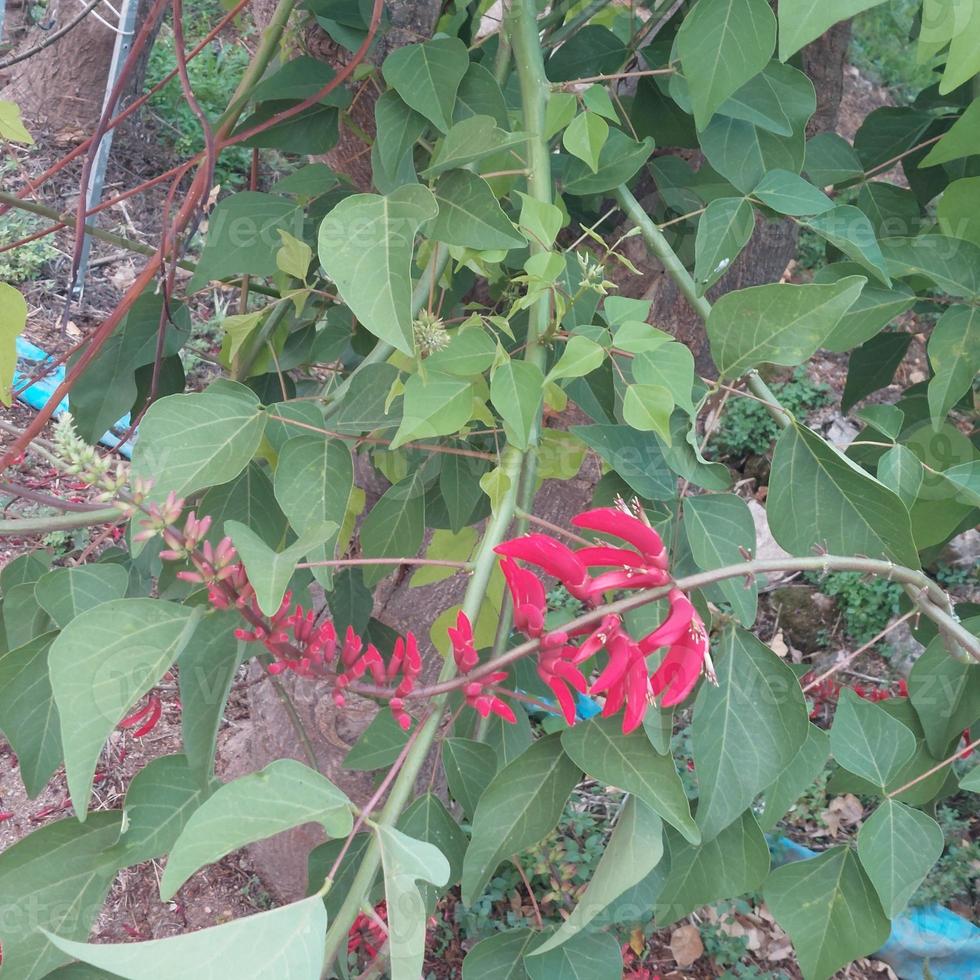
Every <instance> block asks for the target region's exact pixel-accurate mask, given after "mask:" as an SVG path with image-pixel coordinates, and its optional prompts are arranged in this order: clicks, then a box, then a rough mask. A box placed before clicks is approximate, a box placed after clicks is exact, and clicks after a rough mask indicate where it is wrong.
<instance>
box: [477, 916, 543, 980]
mask: <svg viewBox="0 0 980 980" xmlns="http://www.w3.org/2000/svg"><path fill="white" fill-rule="evenodd" d="M540 937H541V934H540V933H538V932H535V931H534V930H533V929H508V930H507V931H506V932H498V933H495V934H494V935H492V936H487V938H486V939H482V940H480V942H478V943H477V944H476V945H475V946H474V947H473V948H472V949H471V950H470V951H469V952H468V953H467V954H466V959H464V960H463V980H528V976H527V971H526V970H525V969H524V955H525V953H527V952H528V950H531V949H533V948H534V946H535V944H536V943H538V942H540Z"/></svg>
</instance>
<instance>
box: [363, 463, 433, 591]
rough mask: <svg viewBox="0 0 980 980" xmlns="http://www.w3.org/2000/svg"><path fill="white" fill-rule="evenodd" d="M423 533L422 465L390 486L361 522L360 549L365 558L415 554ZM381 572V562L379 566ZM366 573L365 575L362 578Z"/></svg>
mask: <svg viewBox="0 0 980 980" xmlns="http://www.w3.org/2000/svg"><path fill="white" fill-rule="evenodd" d="M424 536H425V484H424V480H423V471H422V470H421V469H418V470H415V471H414V472H412V473H410V474H409V475H408V476H407V477H405V479H404V480H402V481H400V482H399V483H396V484H395V485H394V486H393V487H389V488H388V490H386V491H385V494H384V496H383V497H382V498H381V499H380V500H379V501H378V502H377V503H376V504H375V505H374V507H372V508H371V510H370V512H369V513H368V515H367V517H366V518H365V519H364V523H363V524H362V525H361V550H362V552H363V553H364V556H365V557H366V558H403V557H409V556H411V555H414V554H415V553H416V552H417V551H418V550H419V548H420V547H421V546H422V539H423V537H424ZM379 567H380V569H381V571H382V575H383V574H384V566H383V565H382V566H379ZM368 578H369V576H367V575H365V582H367V581H368Z"/></svg>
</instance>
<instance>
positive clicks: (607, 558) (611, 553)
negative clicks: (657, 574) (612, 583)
mask: <svg viewBox="0 0 980 980" xmlns="http://www.w3.org/2000/svg"><path fill="white" fill-rule="evenodd" d="M575 554H576V555H578V557H579V561H582V562H584V563H585V564H586V565H589V566H592V565H611V566H613V567H615V568H619V567H620V566H623V565H625V566H627V567H629V568H642V567H643V566H644V565H645V564H646V560H645V559H644V557H643V555H641V554H639V553H638V552H636V551H630V550H629V549H628V548H614V547H613V546H612V545H608V544H597V545H590V546H589V547H588V548H579V549H578V551H576V552H575Z"/></svg>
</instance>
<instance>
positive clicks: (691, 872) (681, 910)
mask: <svg viewBox="0 0 980 980" xmlns="http://www.w3.org/2000/svg"><path fill="white" fill-rule="evenodd" d="M667 840H668V842H669V844H670V874H669V875H668V876H667V881H666V882H665V884H664V887H663V891H662V892H661V893H660V895H659V897H658V899H657V922H658V923H659V924H668V923H670V922H676V921H677V919H680V918H682V917H683V916H685V915H688V914H689V913H690V912H692V911H693V910H694V909H696V908H698V907H699V906H701V905H707V904H709V903H710V902H717V901H719V900H721V899H724V898H735V897H736V896H738V895H744V894H745V893H746V892H751V891H755V890H756V889H757V888H758V887H759V886H760V885H761V884H762V882H763V881H765V879H766V875H767V874H768V873H769V846H768V845H767V844H766V838H765V836H764V835H763V833H762V831H761V830H760V829H759V824H758V823H757V822H756V819H755V817H754V816H753V815H752V812H751V811H750V810H746V811H745V813H743V814H742V816H741V818H740V819H738V820H736V821H734V822H733V823H730V824H729V825H728V826H727V827H726V828H725V829H724V830H723V831H722V832H721V833H720V834H719V835H718V836H717V837H715V838H714V839H713V840H710V841H708V842H707V843H704V844H697V845H695V844H691V843H689V842H688V841H685V840H682V839H681V837H680V836H679V835H678V834H676V833H675V832H674V831H672V830H670V829H668V830H667Z"/></svg>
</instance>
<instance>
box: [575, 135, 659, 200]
mask: <svg viewBox="0 0 980 980" xmlns="http://www.w3.org/2000/svg"><path fill="white" fill-rule="evenodd" d="M653 147H654V142H653V140H652V139H651V138H650V137H649V136H647V137H644V138H643V140H641V141H640V142H639V143H637V142H636V141H635V140H631V139H630V138H629V137H628V136H627V135H626V134H625V133H624V132H623V131H622V130H621V129H611V130H609V137H608V138H607V139H606V142H605V143H604V144H603V147H602V151H601V152H600V154H599V164H598V168H597V169H596V170H595V171H593V170H592V168H591V167H589V165H588V164H586V163H584V162H583V161H581V160H575V159H573V160H569V161H568V166H566V167H565V171H564V175H563V177H562V184H563V187H564V190H565V191H566V192H567V193H568V194H575V195H585V194H604V193H605V192H606V191H611V190H612V189H613V188H614V187H618V186H619V185H620V184H625V183H627V182H628V181H630V180H632V178H633V177H634V176H635V175H636V174H637V172H638V171H639V170H640V168H641V167H642V166H643V164H644V163H646V162H647V160H648V159H649V157H650V154H651V153H653Z"/></svg>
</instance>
